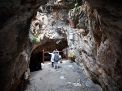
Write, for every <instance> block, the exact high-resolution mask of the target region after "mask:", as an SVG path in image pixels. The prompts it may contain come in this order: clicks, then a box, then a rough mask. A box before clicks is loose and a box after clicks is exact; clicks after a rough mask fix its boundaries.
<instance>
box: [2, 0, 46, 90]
mask: <svg viewBox="0 0 122 91" xmlns="http://www.w3.org/2000/svg"><path fill="white" fill-rule="evenodd" d="M45 2H46V0H44V1H43V0H1V1H0V17H1V18H0V90H1V91H14V90H15V89H16V88H17V86H18V84H20V83H21V81H22V79H24V73H25V72H26V71H27V68H28V60H29V53H30V48H29V46H28V44H29V41H28V32H29V27H30V23H31V18H32V16H33V15H34V13H35V12H36V9H37V8H38V7H39V5H42V4H44V3H45Z"/></svg>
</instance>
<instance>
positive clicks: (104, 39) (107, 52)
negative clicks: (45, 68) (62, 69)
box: [76, 0, 122, 91]
mask: <svg viewBox="0 0 122 91" xmlns="http://www.w3.org/2000/svg"><path fill="white" fill-rule="evenodd" d="M86 1H88V2H84V3H83V5H82V6H81V7H82V8H81V11H82V13H83V14H82V15H83V16H82V17H81V18H80V20H81V21H84V22H85V23H83V22H82V23H81V25H83V26H82V28H83V29H84V30H79V32H81V33H80V34H82V39H81V40H80V41H81V45H83V46H81V47H80V48H79V49H80V50H81V51H80V52H79V54H80V55H81V58H78V57H76V62H78V63H79V64H82V63H83V65H84V66H85V68H86V70H87V71H88V73H89V74H90V77H91V79H92V80H93V81H94V82H95V83H97V84H100V85H101V87H102V88H103V91H121V90H122V85H121V84H122V71H121V70H122V62H121V57H122V54H121V49H122V47H121V36H122V33H121V29H122V26H121V23H122V19H121V18H120V17H122V12H121V11H122V7H121V4H120V0H117V1H114V0H112V1H111V0H107V1H104V0H92V1H91V0H86ZM118 11H120V12H118ZM76 49H77V48H76Z"/></svg>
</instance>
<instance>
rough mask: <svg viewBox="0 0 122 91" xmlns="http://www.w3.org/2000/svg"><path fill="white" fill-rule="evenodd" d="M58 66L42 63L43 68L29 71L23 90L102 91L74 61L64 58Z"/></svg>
mask: <svg viewBox="0 0 122 91" xmlns="http://www.w3.org/2000/svg"><path fill="white" fill-rule="evenodd" d="M59 66H60V68H59V69H54V68H52V67H51V64H50V63H49V62H48V63H45V64H42V67H43V70H40V71H36V72H32V73H31V77H30V84H28V86H27V89H26V90H25V91H102V90H101V88H100V87H99V86H98V85H95V84H94V83H93V82H92V81H91V80H90V79H89V78H88V77H86V76H85V75H84V74H83V72H82V70H81V68H80V67H79V66H78V65H77V64H76V63H70V62H69V61H68V60H64V61H63V63H62V64H59Z"/></svg>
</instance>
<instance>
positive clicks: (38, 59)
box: [29, 39, 68, 72]
mask: <svg viewBox="0 0 122 91" xmlns="http://www.w3.org/2000/svg"><path fill="white" fill-rule="evenodd" d="M67 47H68V45H67V40H66V39H63V40H61V41H60V42H59V43H58V44H56V41H55V40H49V41H47V42H46V43H44V44H43V45H39V46H37V47H36V48H34V49H33V51H32V53H31V57H30V65H29V67H30V71H31V72H32V71H37V70H41V69H42V66H41V63H44V62H50V59H51V55H50V54H49V52H53V50H55V49H58V51H59V54H60V55H61V56H62V58H66V54H64V52H63V49H65V48H67Z"/></svg>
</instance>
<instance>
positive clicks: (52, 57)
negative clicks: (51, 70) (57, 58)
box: [49, 51, 55, 67]
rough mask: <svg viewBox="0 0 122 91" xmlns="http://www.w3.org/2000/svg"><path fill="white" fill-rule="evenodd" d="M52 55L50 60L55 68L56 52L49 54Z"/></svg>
mask: <svg viewBox="0 0 122 91" xmlns="http://www.w3.org/2000/svg"><path fill="white" fill-rule="evenodd" d="M49 54H50V55H51V59H50V61H51V63H52V67H54V55H55V54H54V51H53V52H52V53H49Z"/></svg>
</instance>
